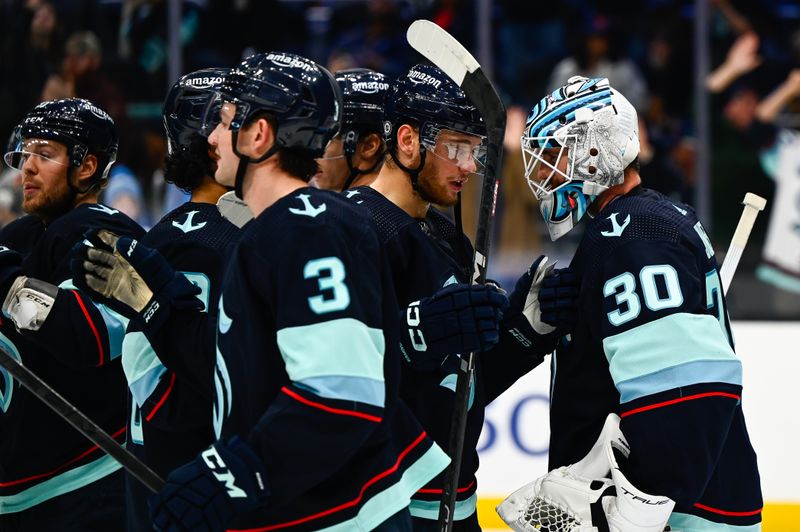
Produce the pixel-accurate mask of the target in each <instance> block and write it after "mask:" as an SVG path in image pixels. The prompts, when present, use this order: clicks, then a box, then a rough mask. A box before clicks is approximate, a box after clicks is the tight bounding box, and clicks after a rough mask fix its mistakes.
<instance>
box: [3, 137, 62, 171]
mask: <svg viewBox="0 0 800 532" xmlns="http://www.w3.org/2000/svg"><path fill="white" fill-rule="evenodd" d="M32 157H33V158H35V160H36V162H38V163H40V164H44V165H51V166H67V163H66V162H64V161H63V160H60V159H66V157H65V153H64V151H63V147H59V146H57V145H55V144H54V143H53V142H52V141H50V140H47V139H21V140H20V141H18V142H17V144H16V146H14V149H13V150H11V151H9V152H8V153H6V154H5V155H4V156H3V160H4V161H5V163H6V164H7V165H8V166H9V167H10V168H14V169H16V170H22V168H23V167H24V166H25V163H26V162H27V161H28V159H30V158H32Z"/></svg>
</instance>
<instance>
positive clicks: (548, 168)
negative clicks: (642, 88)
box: [522, 76, 639, 240]
mask: <svg viewBox="0 0 800 532" xmlns="http://www.w3.org/2000/svg"><path fill="white" fill-rule="evenodd" d="M638 155H639V126H638V120H637V116H636V110H635V109H634V108H633V106H632V105H631V104H630V102H628V100H627V99H626V98H625V97H624V96H623V95H622V94H620V93H619V92H617V91H616V90H615V89H613V88H612V87H611V86H610V85H609V84H608V79H606V78H594V79H590V78H585V77H581V76H573V77H571V78H570V79H569V81H568V82H567V84H566V85H564V86H563V87H561V88H560V89H557V90H555V91H553V93H552V94H549V95H548V96H545V97H544V98H543V99H542V100H541V101H540V102H539V103H538V104H536V105H535V106H534V107H533V109H531V112H530V114H529V115H528V119H527V122H526V125H525V131H524V133H523V135H522V158H523V161H524V164H525V179H526V181H527V182H528V186H529V187H530V189H531V191H532V192H533V194H534V195H535V196H536V198H537V199H538V200H539V201H540V209H541V212H542V216H543V217H544V220H545V222H546V223H547V228H548V231H549V232H550V237H551V238H552V239H553V240H557V239H558V238H560V237H562V236H564V235H565V234H566V233H567V232H569V231H570V230H571V229H572V228H573V227H574V226H575V225H576V224H577V223H578V221H579V220H580V219H581V218H582V217H583V215H584V214H585V213H586V210H587V208H588V207H589V205H590V204H591V203H592V201H594V199H595V198H596V197H597V195H598V194H600V193H601V192H603V191H604V190H606V189H607V188H609V187H611V186H613V185H616V184H618V183H621V182H622V181H623V174H624V170H625V168H626V167H627V166H628V165H629V164H630V163H631V162H633V160H634V159H636V157H637V156H638Z"/></svg>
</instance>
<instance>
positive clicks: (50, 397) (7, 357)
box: [0, 346, 164, 493]
mask: <svg viewBox="0 0 800 532" xmlns="http://www.w3.org/2000/svg"><path fill="white" fill-rule="evenodd" d="M0 366H2V367H3V368H4V369H5V370H6V371H8V372H9V373H10V374H11V376H12V377H14V378H15V379H16V380H18V381H19V382H20V383H21V384H22V385H23V386H24V387H26V388H27V389H28V390H29V391H30V392H31V393H32V394H33V395H35V396H36V397H37V398H39V400H40V401H42V402H43V403H44V404H46V405H47V406H48V407H50V408H51V409H52V410H53V411H54V412H55V413H56V414H58V415H59V416H61V417H62V418H64V419H65V420H66V421H67V422H68V423H69V424H70V425H72V426H73V427H75V428H76V429H78V431H80V433H81V434H83V435H84V436H86V437H87V438H88V439H89V440H90V441H91V442H92V443H94V444H95V445H97V446H98V447H99V448H100V449H101V450H102V451H104V452H105V453H106V454H108V455H109V456H111V458H113V459H114V460H116V461H117V462H119V463H120V464H121V465H122V467H124V468H125V469H127V470H128V473H130V474H131V475H133V476H134V477H136V478H137V479H138V480H139V481H140V482H141V483H142V484H144V485H145V486H147V487H148V488H149V489H150V490H152V491H153V492H154V493H158V492H159V491H161V488H163V487H164V480H162V479H161V477H159V476H158V475H157V474H156V473H155V472H153V470H152V469H150V468H149V467H147V466H146V465H145V464H144V462H142V461H140V460H139V459H138V458H136V457H135V456H133V455H132V454H131V453H130V451H128V450H127V449H126V448H124V447H123V446H122V445H120V444H119V443H117V441H116V440H115V439H114V438H112V437H111V436H109V435H108V433H106V432H105V431H104V430H103V429H101V428H100V427H99V426H97V424H96V423H95V422H94V421H92V420H91V419H89V418H88V417H86V415H85V414H83V413H82V412H81V411H80V410H78V409H77V408H75V407H74V406H73V405H72V404H70V403H69V401H67V400H66V399H64V398H63V397H62V396H61V395H60V394H59V393H58V392H56V391H55V390H53V389H52V388H51V387H50V386H48V385H47V383H46V382H44V381H43V380H42V379H40V378H39V377H38V376H37V375H36V374H35V373H33V372H32V371H31V370H29V369H28V368H26V367H25V366H23V365H22V363H21V362H19V361H18V360H17V359H16V358H15V357H14V356H12V355H11V354H10V353H9V352H8V351H7V350H6V349H5V348H4V347H2V346H0ZM12 386H13V384H12ZM6 393H9V391H8V390H7V391H6Z"/></svg>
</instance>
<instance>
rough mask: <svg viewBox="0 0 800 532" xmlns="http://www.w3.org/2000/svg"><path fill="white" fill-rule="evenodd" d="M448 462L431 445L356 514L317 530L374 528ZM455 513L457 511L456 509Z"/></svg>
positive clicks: (337, 531) (338, 531) (345, 531)
mask: <svg viewBox="0 0 800 532" xmlns="http://www.w3.org/2000/svg"><path fill="white" fill-rule="evenodd" d="M449 463H450V458H448V456H447V455H446V454H445V453H444V451H442V450H441V449H440V448H439V447H438V446H437V445H434V446H433V447H431V448H430V449H428V451H427V452H426V453H425V454H424V455H422V456H421V457H419V459H417V461H416V462H414V463H413V464H411V466H410V467H409V468H408V469H406V470H405V472H404V473H403V476H402V477H401V478H400V481H399V482H398V483H397V484H395V485H394V486H391V487H389V488H387V489H385V490H384V491H382V492H380V493H378V494H377V495H375V496H374V497H372V498H371V499H370V500H368V501H367V502H365V503H364V505H363V506H362V507H361V509H360V510H359V511H358V515H356V516H355V517H354V518H352V519H348V520H347V521H343V522H341V523H337V524H335V525H333V526H329V527H328V528H322V529H320V532H351V531H353V530H372V529H374V528H375V527H377V526H378V525H379V524H381V523H383V522H384V521H386V520H387V519H388V518H390V517H391V516H393V515H394V514H396V513H397V512H399V511H400V510H402V509H403V508H405V507H406V506H408V505H409V501H410V500H411V496H412V495H413V494H414V493H416V492H417V490H418V489H420V488H422V487H423V486H424V485H425V484H427V483H428V482H430V481H431V480H432V479H433V478H434V477H436V475H438V474H439V473H440V472H442V471H443V470H444V468H445V467H447V464H449ZM412 504H413V502H412ZM412 514H413V511H412ZM457 515H458V510H456V516H457ZM437 517H438V516H437ZM456 519H458V517H456Z"/></svg>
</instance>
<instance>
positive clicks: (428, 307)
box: [400, 284, 508, 370]
mask: <svg viewBox="0 0 800 532" xmlns="http://www.w3.org/2000/svg"><path fill="white" fill-rule="evenodd" d="M507 305H508V300H507V299H506V297H505V295H503V294H502V293H500V292H499V291H498V290H497V288H495V287H494V286H489V285H467V284H453V285H449V286H446V287H444V288H442V289H440V290H439V291H438V292H436V293H435V294H434V295H433V296H431V297H426V298H423V299H421V300H420V301H415V302H414V303H411V304H410V305H409V306H408V307H407V308H406V309H405V310H404V311H402V312H401V315H400V330H401V334H400V347H401V350H402V352H403V355H404V357H405V358H406V360H407V361H408V362H409V363H410V364H411V365H412V366H414V367H415V368H417V369H422V370H430V369H433V368H436V367H438V366H440V365H441V364H442V362H444V360H445V359H446V358H447V357H448V356H449V355H454V354H462V353H468V352H470V351H486V350H487V349H490V348H491V347H492V346H494V345H495V344H496V343H497V342H498V340H499V324H500V320H501V319H502V317H503V311H504V310H505V308H506V307H507Z"/></svg>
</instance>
